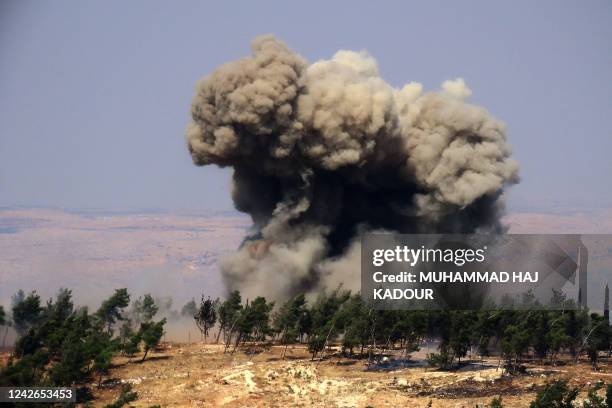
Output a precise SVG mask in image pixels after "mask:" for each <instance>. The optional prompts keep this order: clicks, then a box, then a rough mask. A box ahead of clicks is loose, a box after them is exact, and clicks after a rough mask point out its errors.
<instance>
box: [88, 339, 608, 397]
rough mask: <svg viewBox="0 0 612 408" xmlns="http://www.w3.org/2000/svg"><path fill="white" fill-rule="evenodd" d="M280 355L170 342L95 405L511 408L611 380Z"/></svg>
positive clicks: (274, 350)
mask: <svg viewBox="0 0 612 408" xmlns="http://www.w3.org/2000/svg"><path fill="white" fill-rule="evenodd" d="M281 352H282V347H277V346H274V347H271V348H264V347H262V346H252V347H250V348H249V349H239V350H238V351H236V352H235V353H233V354H231V353H225V354H224V353H223V347H222V346H220V345H215V344H202V343H197V344H165V345H164V346H163V348H162V349H161V350H159V351H158V352H157V353H155V354H153V355H152V356H151V358H150V359H149V358H147V360H145V361H144V362H142V363H141V362H139V361H138V359H134V360H132V361H128V360H127V359H126V358H124V357H121V358H118V359H116V360H115V367H114V368H113V369H112V372H111V375H110V378H109V379H107V380H105V381H104V384H103V386H102V388H101V389H99V390H97V389H96V390H95V394H96V397H97V399H96V401H95V405H96V406H102V405H104V404H106V403H109V402H111V401H112V400H113V399H114V398H115V397H116V395H117V394H118V392H119V389H120V386H121V383H130V384H132V385H133V388H134V390H135V391H137V392H138V395H139V398H138V400H136V401H135V402H134V403H133V405H134V406H136V407H149V406H151V405H154V404H159V405H161V406H162V407H166V406H167V407H213V406H224V407H292V406H303V407H368V406H371V407H397V406H404V407H426V406H431V407H433V408H435V407H445V408H446V407H476V406H480V407H482V406H484V405H483V404H486V403H488V402H490V401H491V399H492V398H493V397H494V396H497V395H501V396H502V397H503V402H504V405H505V406H506V407H527V406H528V405H529V401H531V400H532V399H533V397H534V395H535V393H536V392H537V391H538V390H539V389H541V387H542V386H543V385H544V384H545V383H546V382H547V381H551V380H552V379H557V378H564V379H568V380H569V381H570V384H571V385H572V386H579V387H586V386H588V385H592V384H595V383H596V382H597V381H598V380H604V381H607V382H609V381H612V370H611V368H612V365H610V364H608V363H606V364H604V365H602V366H601V367H600V371H594V370H593V369H592V368H591V367H590V366H589V365H588V364H586V363H580V364H579V365H577V366H574V365H562V366H556V367H551V366H538V365H530V366H528V374H527V375H524V376H514V377H511V376H506V375H503V374H502V371H501V370H500V369H498V368H497V360H490V361H485V362H482V363H479V362H475V363H473V364H469V365H467V366H464V367H463V368H462V369H460V370H458V371H454V372H443V371H437V370H434V369H432V368H427V367H424V366H419V365H418V363H417V362H415V363H414V364H413V365H411V366H409V367H406V366H395V367H394V364H393V363H394V360H393V357H392V356H391V358H390V359H389V360H388V361H386V362H383V363H381V364H380V365H379V366H376V368H377V369H376V370H367V366H366V363H367V361H366V360H360V359H348V358H342V357H340V356H334V355H331V354H330V355H328V357H326V358H325V359H324V360H323V361H311V360H310V357H309V355H308V353H307V350H306V349H305V348H304V347H303V346H295V347H290V348H289V350H288V352H287V356H286V358H285V359H281V358H280V356H281ZM417 358H418V356H417ZM92 386H94V388H95V385H92ZM585 395H586V392H584V391H583V392H582V393H581V394H580V397H579V400H580V399H582V398H584V397H585ZM428 404H430V405H428ZM580 406H582V404H581V403H580Z"/></svg>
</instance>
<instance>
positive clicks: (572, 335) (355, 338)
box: [194, 288, 612, 370]
mask: <svg viewBox="0 0 612 408" xmlns="http://www.w3.org/2000/svg"><path fill="white" fill-rule="evenodd" d="M556 297H557V298H556V300H555V301H554V306H552V307H545V306H543V305H541V304H539V303H538V302H537V301H536V300H535V298H534V297H533V296H532V295H531V294H529V293H528V294H525V295H524V296H523V297H522V299H521V304H520V305H519V307H518V308H517V310H481V311H451V310H435V311H422V310H406V311H395V310H374V309H372V308H370V307H368V305H367V304H366V303H365V302H364V301H363V299H362V297H361V296H360V295H359V294H351V293H350V292H349V291H344V290H342V289H340V288H339V289H337V290H334V291H331V292H322V293H320V294H319V296H318V297H317V298H316V300H314V301H313V302H311V303H308V302H307V301H306V297H305V296H304V295H303V294H300V295H298V296H295V297H293V298H291V299H289V300H288V301H287V302H285V303H283V304H280V305H278V307H275V304H274V303H273V302H270V301H268V300H266V298H265V297H256V298H255V299H253V300H243V299H242V296H241V294H240V292H239V291H234V292H232V293H230V294H229V296H228V297H227V298H226V299H225V300H223V301H221V300H219V299H216V300H212V299H210V298H204V297H202V301H201V303H200V305H199V307H198V308H195V305H194V309H196V311H195V316H194V317H195V320H196V324H197V325H198V327H199V328H200V330H201V331H202V334H203V335H204V337H205V338H208V337H209V336H211V335H214V336H215V337H214V340H215V341H216V342H219V341H221V339H222V341H223V343H224V344H225V350H226V351H232V352H233V351H234V350H235V349H236V348H238V347H240V346H244V345H247V344H249V343H250V342H276V343H280V344H282V345H285V350H286V347H287V346H289V345H291V344H295V343H306V344H307V345H308V348H309V350H310V352H311V354H312V358H313V359H314V358H316V357H317V356H320V354H321V353H324V352H325V350H326V349H328V348H329V347H328V346H331V345H333V344H338V345H339V346H340V347H341V353H343V354H344V355H346V356H356V357H359V356H362V357H365V356H367V357H368V358H369V359H372V358H374V357H375V356H376V354H380V353H384V352H385V351H388V350H391V349H394V350H398V349H399V350H401V351H402V353H403V354H404V355H405V357H408V356H409V355H410V353H411V352H413V351H416V350H418V348H419V346H420V345H421V344H423V342H425V341H432V340H437V342H436V343H437V344H439V347H438V350H437V352H435V353H431V354H429V355H428V359H429V361H430V363H431V364H432V365H436V366H438V367H440V368H445V369H449V368H452V367H453V366H455V365H457V364H460V362H461V359H462V358H464V357H466V355H468V353H469V352H471V351H472V352H473V354H478V355H479V356H481V357H486V356H491V355H493V354H495V355H498V356H499V357H500V358H501V359H502V360H503V362H504V363H505V367H506V368H507V369H508V370H517V369H520V367H521V363H522V362H523V361H524V360H525V359H530V360H532V361H538V362H541V363H550V364H555V363H556V362H558V361H559V360H560V359H561V358H562V357H564V358H565V359H566V360H567V358H571V359H572V360H573V361H578V359H579V358H580V357H581V356H586V357H588V358H589V359H590V361H591V363H592V364H593V365H597V362H598V360H599V359H600V358H601V357H602V356H609V354H610V339H611V333H612V332H611V330H610V325H609V312H608V307H607V306H606V307H605V312H604V315H600V314H597V313H589V311H588V310H586V309H584V308H581V307H579V306H578V305H577V304H576V303H575V302H574V301H573V300H568V299H566V298H565V297H563V296H562V295H561V294H559V293H557V294H556ZM606 305H607V301H606ZM214 329H216V333H214V334H213V330H214ZM284 353H285V352H283V355H284Z"/></svg>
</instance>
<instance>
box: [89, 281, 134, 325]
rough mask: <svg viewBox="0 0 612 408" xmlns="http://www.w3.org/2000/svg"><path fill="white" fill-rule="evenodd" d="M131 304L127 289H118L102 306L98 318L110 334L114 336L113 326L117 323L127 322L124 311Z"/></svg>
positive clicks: (97, 314)
mask: <svg viewBox="0 0 612 408" xmlns="http://www.w3.org/2000/svg"><path fill="white" fill-rule="evenodd" d="M129 304H130V295H129V294H128V292H127V289H125V288H123V289H117V290H115V293H114V294H113V295H112V296H111V297H110V298H108V299H106V300H105V301H104V302H102V305H100V308H99V309H98V311H97V312H96V316H97V317H98V319H99V320H100V322H101V323H102V324H103V325H104V326H106V330H107V331H108V333H109V334H111V335H112V334H113V330H112V328H113V325H114V324H115V323H116V322H117V321H122V320H125V319H126V317H125V316H124V313H123V310H124V309H125V308H126V307H128V305H129Z"/></svg>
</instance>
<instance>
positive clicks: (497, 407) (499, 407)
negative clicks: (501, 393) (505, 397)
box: [489, 397, 504, 408]
mask: <svg viewBox="0 0 612 408" xmlns="http://www.w3.org/2000/svg"><path fill="white" fill-rule="evenodd" d="M489 408H504V405H503V404H502V397H495V398H493V399H492V400H491V403H490V404H489Z"/></svg>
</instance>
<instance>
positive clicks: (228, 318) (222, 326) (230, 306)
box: [216, 290, 242, 348]
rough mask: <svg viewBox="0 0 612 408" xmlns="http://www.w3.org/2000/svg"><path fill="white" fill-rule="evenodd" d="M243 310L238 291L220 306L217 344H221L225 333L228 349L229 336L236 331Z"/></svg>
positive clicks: (231, 294)
mask: <svg viewBox="0 0 612 408" xmlns="http://www.w3.org/2000/svg"><path fill="white" fill-rule="evenodd" d="M241 309H242V297H241V296H240V292H239V291H237V290H235V291H233V292H231V293H230V294H229V296H228V297H227V299H226V300H225V301H224V302H223V303H221V306H219V333H217V340H216V342H217V343H218V342H219V337H220V336H221V333H222V332H223V339H224V340H225V343H226V348H227V345H229V341H230V339H229V334H230V333H232V332H233V330H234V326H235V325H236V322H237V320H238V316H239V314H240V310H241Z"/></svg>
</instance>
